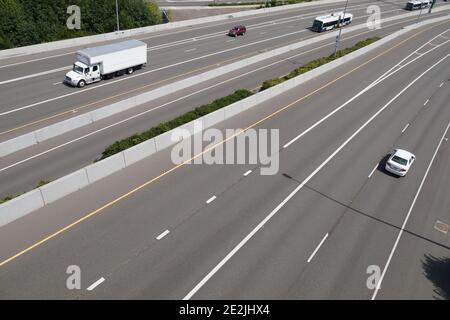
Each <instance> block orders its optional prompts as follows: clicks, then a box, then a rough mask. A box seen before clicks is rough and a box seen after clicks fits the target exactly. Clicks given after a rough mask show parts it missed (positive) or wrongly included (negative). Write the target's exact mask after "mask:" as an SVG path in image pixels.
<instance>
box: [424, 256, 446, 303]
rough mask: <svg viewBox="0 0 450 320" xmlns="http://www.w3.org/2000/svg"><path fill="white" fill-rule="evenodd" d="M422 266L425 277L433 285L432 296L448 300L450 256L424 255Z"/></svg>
mask: <svg viewBox="0 0 450 320" xmlns="http://www.w3.org/2000/svg"><path fill="white" fill-rule="evenodd" d="M422 268H423V273H424V275H425V277H427V279H428V280H430V281H431V282H432V283H433V285H434V289H433V291H434V293H435V294H436V296H434V298H435V299H438V300H442V299H445V300H450V258H437V257H434V256H432V255H429V254H426V255H424V260H422Z"/></svg>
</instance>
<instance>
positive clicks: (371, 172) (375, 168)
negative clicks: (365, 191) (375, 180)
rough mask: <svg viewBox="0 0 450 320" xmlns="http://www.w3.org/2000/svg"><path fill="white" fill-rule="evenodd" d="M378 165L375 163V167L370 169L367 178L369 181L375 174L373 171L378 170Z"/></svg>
mask: <svg viewBox="0 0 450 320" xmlns="http://www.w3.org/2000/svg"><path fill="white" fill-rule="evenodd" d="M379 165H380V164H379V163H377V165H376V166H375V167H374V168H373V169H372V171H370V174H369V175H368V176H367V178H369V179H370V178H371V177H372V175H373V173H374V172H375V170H377V168H378V166H379Z"/></svg>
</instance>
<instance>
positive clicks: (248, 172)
mask: <svg viewBox="0 0 450 320" xmlns="http://www.w3.org/2000/svg"><path fill="white" fill-rule="evenodd" d="M250 173H252V170H248V171H247V172H246V173H244V177H246V176H248V175H249V174H250Z"/></svg>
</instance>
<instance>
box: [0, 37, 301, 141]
mask: <svg viewBox="0 0 450 320" xmlns="http://www.w3.org/2000/svg"><path fill="white" fill-rule="evenodd" d="M305 39H307V38H305ZM272 48H274V47H272ZM272 48H270V49H272ZM257 52H258V51H253V52H249V53H246V54H243V55H240V56H237V57H234V58H231V59H226V60H223V61H219V62H216V63H213V64H210V65H207V66H204V67H201V68H198V69H195V70H191V71H188V72H186V73H183V74H179V75H176V76H173V77H170V78H167V79H163V80H160V81H158V82H153V83H151V84H146V85H144V86H141V87H138V88H134V89H131V90H128V91H125V92H122V93H119V94H116V95H113V96H109V97H107V98H104V99H100V100H97V101H93V102H90V103H88V104H85V105H82V106H80V107H76V108H74V109H70V110H67V111H63V112H60V113H56V114H54V115H51V116H48V117H45V118H41V119H38V120H35V121H32V122H29V123H26V124H23V125H20V126H17V127H14V128H12V129H9V130H6V131H3V132H0V136H2V135H5V134H7V133H11V132H14V131H17V130H20V129H24V128H27V127H29V126H32V125H35V124H38V123H41V122H44V121H48V120H51V119H54V118H58V117H61V116H63V115H66V114H70V113H74V112H77V111H79V110H82V109H85V108H88V107H90V106H93V105H96V104H98V103H101V102H105V101H108V100H112V99H114V98H117V97H120V96H123V95H126V94H129V93H132V92H136V91H139V90H142V89H146V88H149V87H153V86H156V85H158V84H161V83H163V82H167V81H171V80H174V79H176V78H181V77H184V76H187V75H189V74H192V73H196V72H199V71H202V70H205V69H208V68H211V67H216V66H218V65H222V64H224V63H229V62H231V61H234V60H238V59H242V58H244V57H246V56H249V55H252V54H254V53H257Z"/></svg>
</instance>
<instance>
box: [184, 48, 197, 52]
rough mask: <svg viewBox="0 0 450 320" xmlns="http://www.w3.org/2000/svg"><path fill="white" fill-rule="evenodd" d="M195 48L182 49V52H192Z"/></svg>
mask: <svg viewBox="0 0 450 320" xmlns="http://www.w3.org/2000/svg"><path fill="white" fill-rule="evenodd" d="M195 50H197V49H196V48H192V49H188V50H184V52H192V51H195Z"/></svg>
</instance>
